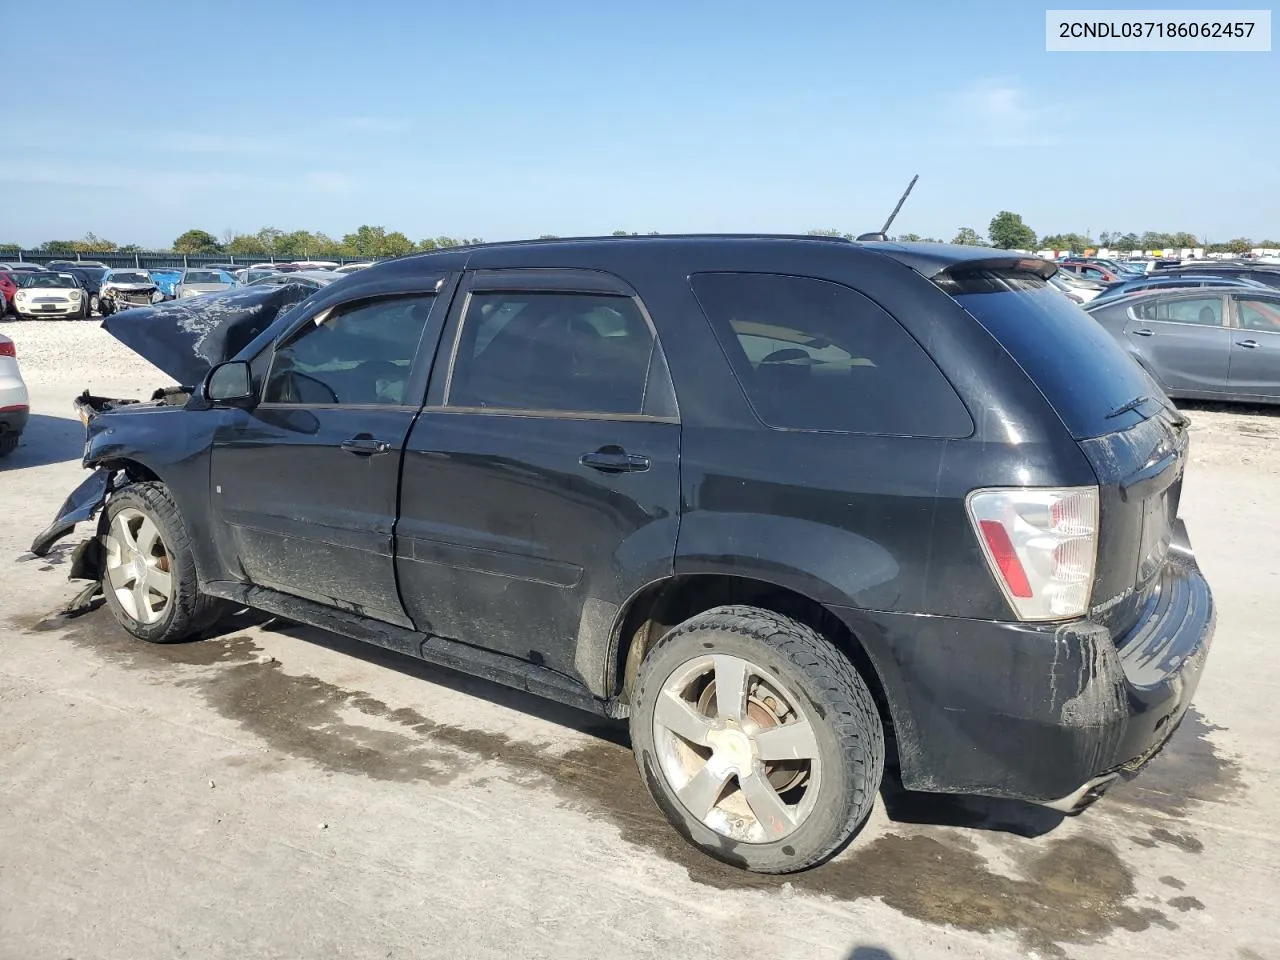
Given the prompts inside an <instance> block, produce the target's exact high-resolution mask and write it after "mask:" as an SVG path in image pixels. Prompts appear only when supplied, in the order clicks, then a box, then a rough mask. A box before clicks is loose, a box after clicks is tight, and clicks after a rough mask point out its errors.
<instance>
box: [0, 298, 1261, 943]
mask: <svg viewBox="0 0 1280 960" xmlns="http://www.w3.org/2000/svg"><path fill="white" fill-rule="evenodd" d="M2 329H3V330H4V332H5V333H6V334H8V335H9V336H11V337H13V339H14V340H15V341H16V342H17V345H18V355H19V362H20V363H21V364H22V366H23V369H24V371H25V373H26V375H27V377H28V380H29V382H30V385H31V391H32V396H33V407H34V414H35V415H34V416H33V418H32V423H31V426H30V429H29V431H28V433H27V435H26V438H25V440H24V442H23V444H22V446H21V447H20V448H19V450H18V451H17V452H16V453H15V454H14V455H13V456H12V457H10V458H9V459H8V460H6V461H3V462H0V463H2V465H0V516H2V517H3V518H4V519H3V523H2V524H0V958H3V960H45V958H48V960H66V958H76V960H89V958H93V960H108V958H120V960H150V958H156V960H160V958H164V960H169V958H174V957H182V956H189V957H199V958H203V960H210V958H222V957H226V958H237V960H241V958H247V957H316V956H341V957H350V958H365V957H368V958H401V957H403V958H408V957H448V958H490V957H493V958H504V960H505V958H513V957H516V958H534V957H548V958H550V957H555V958H558V960H566V958H588V957H589V958H595V957H681V958H686V960H699V958H720V957H725V958H727V957H733V958H743V957H768V958H770V960H787V958H806V960H812V958H832V960H844V958H857V960H886V958H895V960H905V958H916V957H943V956H945V957H957V958H961V957H973V958H978V957H984V958H991V957H995V958H1001V957H1032V956H1035V957H1062V956H1069V957H1076V958H1095V957H1096V958H1100V957H1126V958H1128V957H1133V956H1152V957H1170V958H1174V957H1176V958H1179V960H1191V958H1213V960H1258V958H1268V960H1280V923H1278V921H1280V912H1278V909H1277V906H1276V903H1277V899H1278V898H1280V826H1277V824H1278V823H1280V801H1278V800H1277V790H1276V786H1277V785H1278V784H1280V764H1278V761H1277V758H1278V757H1280V711H1277V708H1276V701H1277V699H1280V697H1278V696H1277V695H1278V694H1280V684H1278V683H1277V680H1276V672H1277V669H1278V668H1277V655H1276V645H1277V636H1276V633H1277V624H1280V561H1278V560H1277V544H1278V543H1280V522H1278V521H1277V516H1280V512H1278V511H1277V509H1276V498H1277V497H1278V496H1280V480H1278V479H1277V475H1278V474H1280V416H1276V415H1273V414H1268V413H1266V412H1262V411H1249V410H1244V411H1240V410H1232V409H1229V408H1222V407H1214V408H1207V407H1199V406H1196V407H1192V408H1190V409H1189V410H1188V413H1189V415H1190V416H1191V418H1192V422H1193V441H1192V443H1193V451H1194V464H1193V466H1192V467H1191V469H1190V471H1189V474H1188V480H1187V486H1186V490H1185V493H1184V496H1183V516H1184V517H1185V519H1186V520H1187V524H1188V527H1189V528H1190V532H1191V536H1192V540H1193V542H1194V544H1195V546H1196V548H1197V552H1198V553H1199V555H1200V558H1201V563H1202V565H1203V567H1204V569H1205V571H1206V573H1207V575H1208V577H1209V579H1210V582H1211V583H1212V585H1213V587H1214V590H1215V593H1216V597H1217V600H1218V603H1219V619H1218V633H1217V639H1216V641H1215V646H1214V649H1213V651H1212V654H1211V656H1210V658H1209V665H1208V668H1207V673H1206V676H1205V679H1204V681H1203V683H1202V685H1201V687H1200V691H1199V694H1198V695H1197V698H1196V705H1195V707H1194V709H1193V711H1192V713H1191V714H1190V716H1189V718H1188V720H1187V722H1186V723H1184V724H1183V726H1182V728H1181V729H1180V731H1179V733H1178V734H1177V736H1176V738H1175V740H1174V742H1173V743H1172V744H1171V745H1170V747H1169V748H1168V749H1166V750H1165V752H1164V753H1163V754H1162V755H1161V756H1160V757H1159V758H1157V760H1156V761H1154V762H1153V763H1152V765H1151V766H1150V767H1149V768H1148V770H1147V771H1145V773H1144V774H1143V776H1142V777H1140V778H1139V779H1137V780H1135V781H1133V782H1132V783H1128V784H1124V785H1123V786H1121V787H1118V788H1116V789H1115V790H1113V791H1112V792H1111V793H1109V794H1108V795H1107V796H1106V797H1105V798H1104V799H1103V800H1102V801H1100V802H1099V803H1098V804H1096V805H1095V806H1093V807H1092V808H1090V809H1089V810H1088V811H1086V812H1085V813H1084V814H1083V815H1081V816H1079V817H1075V818H1070V819H1066V820H1063V819H1061V818H1060V817H1058V816H1057V815H1055V814H1051V813H1048V812H1046V811H1044V810H1041V809H1039V808H1034V807H1026V806H1021V805H1017V804H1009V803H994V802H984V801H978V800H962V799H956V798H946V797H933V796H923V795H902V794H900V793H897V792H895V791H892V790H887V791H886V792H885V794H884V802H883V803H881V804H880V805H879V806H878V808H877V810H876V812H875V814H874V816H873V818H872V820H871V822H870V824H869V825H868V826H867V828H866V829H865V830H864V832H863V834H862V835H861V837H860V838H859V839H858V840H857V841H856V842H855V843H854V844H853V846H851V847H850V848H849V849H848V850H847V851H845V852H844V853H843V854H842V855H841V856H840V857H839V858H838V859H837V860H836V861H835V862H833V863H832V864H829V865H827V866H825V867H823V868H820V869H818V870H815V871H812V872H809V873H806V874H803V875H800V876H795V877H792V878H790V879H766V878H760V877H754V876H751V875H747V874H744V873H741V872H737V871H734V870H731V869H728V868H722V867H720V866H719V865H717V864H716V863H714V862H712V861H709V860H706V859H704V858H702V857H701V856H700V855H698V854H697V853H695V852H693V851H691V850H690V849H689V848H687V847H685V846H684V845H683V843H682V842H681V841H679V840H678V839H677V838H676V837H675V835H674V834H673V833H672V831H671V830H670V829H669V828H668V827H667V826H666V824H665V822H664V821H663V820H662V819H661V818H660V816H659V815H658V813H657V811H656V810H655V809H654V808H653V806H652V804H651V803H650V801H649V800H648V798H647V797H646V796H645V794H644V792H643V789H642V787H641V785H640V783H639V781H638V778H637V776H636V773H635V768H634V765H633V764H632V761H631V757H630V753H629V752H628V750H627V749H626V746H625V743H626V737H625V730H623V729H620V728H615V727H611V726H608V725H606V724H605V723H603V722H602V721H597V720H594V719H593V718H590V717H588V716H585V715H581V714H577V713H575V712H573V711H570V710H567V709H562V708H559V707H556V706H554V705H551V704H548V703H545V702H543V701H539V700H535V699H532V698H528V697H524V696H521V695H518V694H515V693H512V692H510V691H508V690H505V689H502V688H499V687H495V686H492V685H489V684H486V683H484V682H481V681H478V680H473V679H469V678H466V677H462V676H459V675H456V674H453V673H449V672H448V671H444V670H440V669H436V668H432V667H428V666H426V665H423V664H421V663H418V662H416V661H413V660H409V659H406V658H402V657H398V656H395V655H392V654H389V653H385V652H383V651H381V650H378V649H375V648H371V647H363V646H361V645H359V644H357V643H355V642H352V641H347V640H344V639H342V638H339V637H336V636H333V635H330V634H325V633H321V632H319V631H315V630H309V629H301V628H296V627H292V626H288V625H283V624H280V623H278V622H256V623H255V622H253V621H252V620H249V619H246V620H244V621H241V622H239V623H235V624H232V625H230V628H229V629H228V631H227V632H226V633H225V634H224V635H223V636H221V637H219V638H217V639H214V640H209V641H205V642H203V643H196V644H185V645H178V646H172V647H152V646H148V645H146V644H141V643H136V642H133V641H130V640H129V639H128V638H127V637H126V636H125V635H124V634H123V633H122V632H121V631H120V630H118V629H117V628H116V627H115V626H114V624H113V622H112V621H111V619H110V617H109V616H108V615H107V613H106V612H105V610H98V611H96V612H94V613H90V614H88V615H86V616H83V617H80V618H78V619H70V620H68V619H63V618H60V617H58V616H57V614H58V611H59V610H60V609H61V608H62V607H63V606H64V605H65V604H66V603H67V601H68V600H70V598H71V597H72V596H73V595H74V594H75V593H76V592H77V590H78V586H77V585H74V584H71V583H68V582H67V580H66V576H65V570H66V565H67V560H68V548H69V545H70V544H71V543H72V542H74V539H73V540H69V541H67V544H68V546H67V547H64V548H60V549H59V550H57V551H56V552H55V553H54V554H53V555H52V556H51V557H49V558H47V559H45V560H37V559H35V558H33V557H31V556H30V555H29V554H28V553H26V549H27V546H28V545H29V544H30V541H31V538H32V536H33V535H34V534H35V533H36V532H37V531H38V530H39V529H40V528H42V527H43V526H44V525H45V524H46V523H48V522H49V520H51V519H52V517H53V515H54V513H55V511H56V509H57V507H58V505H59V503H60V502H61V501H62V499H63V497H64V496H65V495H66V494H67V493H68V492H69V491H70V490H71V489H72V488H73V487H74V486H75V484H76V483H77V482H79V480H80V478H81V476H82V473H83V471H82V470H81V468H80V465H79V462H78V461H79V456H80V452H81V446H82V443H83V430H82V428H81V427H80V424H79V423H78V422H77V421H75V420H73V419H72V417H73V413H72V411H71V407H70V401H71V399H72V397H73V396H74V395H75V394H76V393H78V392H79V391H80V390H82V389H83V388H85V387H92V388H93V389H94V391H95V392H99V393H115V394H116V395H133V396H146V395H148V394H149V393H150V392H151V390H152V389H154V388H155V387H157V386H160V385H162V384H163V383H164V382H165V378H164V377H163V376H161V375H160V374H159V373H158V372H156V371H154V370H151V369H149V368H148V367H147V365H146V364H143V363H141V362H140V361H138V360H137V358H135V357H133V355H132V354H129V353H128V352H127V351H125V350H124V349H123V348H120V347H118V346H116V345H115V344H114V342H113V341H111V340H110V338H109V337H107V335H106V334H105V333H103V332H102V331H101V330H100V329H98V327H97V324H96V323H49V322H46V323H22V324H18V323H6V324H4V325H3V327H2Z"/></svg>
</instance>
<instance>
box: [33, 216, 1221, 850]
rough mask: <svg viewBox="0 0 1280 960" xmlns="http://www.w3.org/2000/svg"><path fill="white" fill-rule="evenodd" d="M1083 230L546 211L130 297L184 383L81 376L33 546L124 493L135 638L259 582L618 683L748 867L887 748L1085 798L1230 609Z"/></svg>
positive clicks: (109, 507) (569, 673)
mask: <svg viewBox="0 0 1280 960" xmlns="http://www.w3.org/2000/svg"><path fill="white" fill-rule="evenodd" d="M1054 269H1055V268H1054V266H1053V265H1052V264H1050V263H1047V262H1045V261H1042V260H1037V259H1033V258H1026V257H1021V256H1019V255H1016V254H1006V253H1003V252H1000V251H992V250H989V249H983V248H973V247H950V246H942V245H918V246H907V245H903V246H899V245H895V244H891V243H886V242H868V243H850V242H845V241H839V240H825V239H816V238H794V237H792V238H783V237H652V238H648V237H646V238H634V239H632V238H625V239H601V240H578V241H548V242H533V243H512V244H500V245H491V246H479V247H473V248H469V249H460V250H455V251H449V252H442V253H433V254H427V255H422V256H414V257H408V258H404V259H400V260H396V261H393V262H388V263H383V264H379V265H376V266H374V267H371V268H369V269H368V270H364V271H361V272H359V273H355V274H352V275H350V276H348V277H345V278H343V279H342V280H339V281H337V282H336V283H334V284H332V285H330V286H328V287H326V288H325V289H323V290H321V291H318V292H315V293H314V294H311V295H309V296H307V293H306V291H302V290H301V289H300V288H293V287H281V288H269V289H267V290H263V291H259V290H254V289H251V290H241V291H236V292H233V293H230V294H226V295H223V296H222V297H221V298H213V299H212V300H211V299H210V298H194V299H193V300H192V301H190V302H189V303H183V302H179V303H176V304H171V305H166V306H160V307H155V308H140V309H137V310H130V311H128V312H126V313H124V314H121V315H118V316H116V317H112V318H111V319H110V320H108V321H107V326H108V329H109V330H111V332H113V333H114V334H116V335H117V336H118V337H120V338H121V339H122V340H124V341H125V342H127V343H129V344H131V345H133V346H134V347H135V348H136V349H137V350H138V351H139V352H141V353H143V354H144V355H146V356H147V357H148V358H150V359H152V360H153V361H154V362H156V363H157V364H158V365H159V366H160V367H161V368H162V369H164V370H165V371H166V372H168V373H170V374H171V375H173V376H174V377H175V378H177V379H178V380H179V382H180V383H181V384H183V385H184V387H183V388H182V389H181V390H178V391H170V392H168V393H165V394H163V395H160V396H158V397H157V398H155V399H153V400H151V401H143V402H133V403H126V402H123V401H118V400H105V399H101V398H93V397H86V398H85V399H84V400H83V401H82V409H83V411H84V413H85V416H86V419H87V421H88V440H87V446H86V451H85V457H84V463H85V465H86V466H87V467H90V468H93V469H94V471H95V472H94V474H93V475H92V476H91V477H90V478H89V479H88V480H87V481H86V482H85V484H84V485H83V486H82V487H81V488H80V489H79V490H77V491H76V492H75V493H74V494H73V495H72V496H71V498H70V499H69V500H68V502H67V504H66V505H65V507H64V509H63V512H62V514H61V516H60V517H59V518H58V519H57V521H56V522H55V524H54V525H53V526H52V527H51V528H50V529H49V530H48V531H46V532H45V533H44V534H42V535H41V537H40V538H39V539H38V540H37V542H36V543H35V545H34V548H33V549H34V550H35V552H37V553H42V552H45V551H47V550H48V549H49V547H50V545H51V544H52V542H53V541H54V540H56V539H57V538H58V537H60V536H63V535H65V534H66V533H68V532H69V531H70V529H71V527H72V526H74V524H75V522H77V521H85V520H90V519H92V518H94V517H95V516H96V527H95V530H94V536H93V538H92V539H91V540H88V541H86V542H85V544H83V545H82V546H81V547H80V548H79V549H78V550H77V551H76V554H75V569H74V571H73V573H74V575H76V576H79V577H84V578H88V579H91V580H101V581H102V587H103V590H104V592H105V597H106V602H107V604H108V605H109V607H110V609H111V611H112V612H113V613H114V615H115V616H116V618H117V619H118V620H119V622H120V624H121V625H122V626H123V627H124V628H125V629H126V630H128V631H129V632H130V633H132V634H133V635H134V636H136V637H138V638H139V639H142V640H148V641H152V642H171V641H181V640H186V639H189V638H192V637H194V636H197V635H198V634H200V633H201V631H204V630H206V629H208V628H209V627H210V626H211V625H212V624H213V623H214V622H215V621H216V620H217V619H218V617H219V615H220V614H222V613H223V612H224V611H227V610H229V609H233V608H234V607H235V606H237V605H247V606H249V607H254V608H259V609H261V610H265V611H269V612H271V613H273V614H277V615H281V616H284V617H287V618H291V619H293V620H296V621H301V622H305V623H309V624H314V625H317V626H320V627H324V628H327V629H330V630H335V631H338V632H340V633H344V634H347V635H349V636H352V637H357V638H360V639H363V640H367V641H370V642H372V643H376V644H381V645H383V646H386V647H390V648H393V649H395V650H399V651H402V652H404V653H407V654H409V655H411V656H415V657H421V658H423V659H425V660H429V661H432V662H435V663H439V664H446V665H448V666H450V667H454V668H457V669H461V670H466V671H470V672H473V673H476V674H480V675H482V676H485V677H489V678H491V679H493V680H497V681H500V682H503V683H507V684H511V685H513V686H516V687H520V688H522V689H525V690H530V691H533V692H535V693H538V694H541V695H544V696H547V697H550V698H553V699H556V700H560V701H564V702H567V703H570V704H575V705H577V706H580V707H583V708H586V709H588V710H593V711H597V712H599V713H600V714H604V715H607V716H611V717H629V718H630V725H631V738H632V743H633V745H634V748H635V753H636V757H637V762H638V764H639V767H640V770H641V773H642V777H643V780H644V782H645V784H646V786H647V787H648V789H649V791H650V792H651V793H652V795H653V799H654V800H655V801H656V802H657V804H658V805H659V806H660V807H661V808H662V810H663V811H664V812H665V813H666V815H667V816H668V817H669V818H670V819H671V821H672V823H673V824H674V826H675V827H676V829H677V830H678V831H679V832H680V833H681V834H683V835H684V836H686V837H688V838H689V839H690V840H691V841H692V842H693V843H694V844H696V845H697V846H698V847H700V848H701V849H702V850H704V851H706V852H707V853H709V854H710V855H712V856H715V857H719V858H721V859H723V860H725V861H728V862H730V863H734V864H738V865H741V866H743V867H746V868H749V869H752V870H758V871H765V872H775V873H782V872H788V871H794V870H800V869H803V868H806V867H809V866H812V865H814V864H816V863H819V862H821V861H822V860H823V859H825V858H827V857H829V856H831V855H832V854H833V853H834V852H835V851H837V850H838V849H839V848H840V847H841V846H842V845H843V844H844V843H845V842H846V841H848V839H849V838H850V837H851V836H852V835H853V834H854V832H855V831H856V830H857V828H858V827H859V825H860V824H861V823H862V821H863V820H864V819H865V818H866V816H867V815H868V813H869V812H870V810H871V807H872V804H873V802H874V798H875V795H876V792H877V789H878V787H879V786H880V782H881V778H882V775H883V771H884V767H885V764H886V762H889V763H892V764H895V765H896V766H897V768H898V770H899V773H900V777H901V780H902V782H903V784H904V785H905V786H906V787H907V788H908V789H912V790H920V791H935V792H940V791H941V792H958V793H975V794H986V795H992V796H998V797H1011V798H1020V799H1024V800H1030V801H1035V802H1039V803H1044V804H1047V805H1049V806H1052V807H1054V808H1056V809H1059V810H1067V811H1069V810H1074V809H1076V808H1078V807H1080V806H1081V805H1083V804H1085V803H1087V802H1089V801H1090V800H1092V799H1093V798H1095V797H1096V796H1097V795H1098V794H1099V793H1100V792H1101V790H1102V789H1103V788H1104V787H1105V786H1106V785H1107V784H1108V783H1109V782H1110V781H1112V780H1114V779H1115V778H1116V777H1117V776H1119V775H1121V774H1126V773H1131V772H1133V771H1136V770H1137V768H1138V767H1140V766H1141V765H1142V764H1143V763H1145V762H1146V760H1147V759H1149V758H1150V757H1151V756H1152V755H1153V753H1154V752H1155V751H1156V750H1158V749H1159V748H1160V747H1161V745H1162V744H1163V743H1164V742H1165V741H1166V740H1167V739H1168V737H1169V736H1170V735H1171V734H1172V732H1173V730H1174V728H1175V727H1177V725H1178V723H1179V721H1180V720H1181V718H1182V716H1183V714H1184V711H1185V710H1186V709H1187V706H1188V704H1189V702H1190V699H1191V697H1192V694H1193V693H1194V691H1195V688H1196V684H1197V682H1198V680H1199V678H1200V674H1201V669H1202V667H1203V664H1204V659H1205V654H1206V651H1207V648H1208V644H1209V640H1210V637H1211V635H1212V632H1213V624H1214V608H1213V603H1212V600H1211V596H1210V592H1209V588H1208V586H1207V585H1206V583H1205V580H1204V578H1203V577H1202V576H1201V574H1200V571H1199V569H1198V567H1197V565H1196V562H1195V559H1194V557H1193V555H1192V552H1191V548H1190V546H1189V544H1188V542H1187V538H1186V533H1185V530H1184V528H1183V524H1182V522H1181V521H1180V520H1179V519H1178V499H1179V492H1180V490H1181V488H1182V480H1183V469H1184V466H1185V464H1186V462H1187V433H1186V428H1185V421H1184V419H1183V418H1182V417H1181V416H1180V415H1179V414H1178V413H1177V412H1176V411H1175V410H1174V409H1173V408H1172V407H1171V406H1170V404H1169V403H1168V402H1167V400H1166V399H1165V398H1164V396H1163V395H1162V394H1161V392H1160V390H1159V388H1158V387H1157V386H1156V385H1155V384H1154V383H1153V382H1152V381H1151V380H1150V379H1149V378H1148V377H1147V376H1146V374H1144V373H1143V372H1142V370H1141V369H1140V368H1139V367H1138V366H1137V365H1136V364H1134V363H1132V362H1131V361H1130V360H1129V359H1128V358H1127V357H1126V356H1125V355H1124V353H1123V352H1122V351H1121V350H1120V348H1119V347H1118V346H1117V345H1116V343H1115V341H1114V340H1113V339H1112V338H1111V337H1110V336H1109V335H1108V334H1107V333H1106V331H1104V330H1102V329H1101V328H1100V327H1098V326H1097V325H1096V324H1094V323H1093V322H1092V321H1091V320H1090V319H1089V318H1088V317H1087V316H1086V315H1085V314H1084V313H1082V312H1080V311H1079V310H1078V309H1077V308H1076V307H1074V306H1072V305H1071V304H1070V303H1068V302H1067V300H1066V299H1065V298H1063V297H1061V296H1060V295H1059V294H1058V293H1057V292H1056V291H1055V290H1053V289H1052V288H1050V287H1048V286H1047V285H1046V282H1045V281H1046V278H1047V277H1049V276H1050V275H1051V274H1052V273H1053V271H1054ZM304 296H306V299H305V300H304V299H302V298H303V297H304ZM294 300H297V301H300V302H292V301H294ZM175 311H176V312H175ZM90 589H92V585H91V586H90ZM619 789H624V787H623V785H619Z"/></svg>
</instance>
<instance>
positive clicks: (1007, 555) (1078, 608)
mask: <svg viewBox="0 0 1280 960" xmlns="http://www.w3.org/2000/svg"><path fill="white" fill-rule="evenodd" d="M967 507H968V510H969V520H970V522H971V523H972V524H973V528H974V531H975V532H976V533H977V535H978V541H979V542H980V543H981V544H982V552H983V553H984V554H985V555H986V558H987V565H988V566H989V567H990V568H991V574H992V576H994V577H995V579H996V582H997V583H998V584H999V585H1000V589H1001V591H1002V592H1003V593H1004V596H1005V599H1006V600H1008V601H1009V605H1010V606H1011V607H1012V608H1013V612H1014V613H1015V614H1017V617H1018V619H1019V620H1070V619H1074V618H1076V617H1082V616H1084V615H1085V613H1086V612H1087V611H1088V609H1089V600H1090V594H1091V593H1092V591H1093V576H1094V568H1095V566H1096V563H1097V557H1098V488H1097V487H1068V488H1065V489H1037V488H1022V487H1018V488H1007V489H1006V488H999V489H985V490H975V491H974V492H973V493H971V494H969V497H968V501H967Z"/></svg>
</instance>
